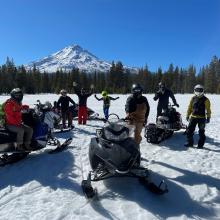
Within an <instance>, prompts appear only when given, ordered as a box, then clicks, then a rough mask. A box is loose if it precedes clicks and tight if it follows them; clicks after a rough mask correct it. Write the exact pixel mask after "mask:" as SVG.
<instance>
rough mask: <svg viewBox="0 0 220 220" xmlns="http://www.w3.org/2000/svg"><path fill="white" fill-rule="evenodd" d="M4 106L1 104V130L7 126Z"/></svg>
mask: <svg viewBox="0 0 220 220" xmlns="http://www.w3.org/2000/svg"><path fill="white" fill-rule="evenodd" d="M4 104H5V103H3V104H0V128H2V127H4V126H5V112H4Z"/></svg>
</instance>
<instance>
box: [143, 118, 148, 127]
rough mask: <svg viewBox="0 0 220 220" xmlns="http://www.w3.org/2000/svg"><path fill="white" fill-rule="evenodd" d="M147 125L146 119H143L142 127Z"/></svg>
mask: <svg viewBox="0 0 220 220" xmlns="http://www.w3.org/2000/svg"><path fill="white" fill-rule="evenodd" d="M146 125H147V119H146V118H145V120H144V123H143V126H144V127H145V126H146Z"/></svg>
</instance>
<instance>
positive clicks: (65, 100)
mask: <svg viewBox="0 0 220 220" xmlns="http://www.w3.org/2000/svg"><path fill="white" fill-rule="evenodd" d="M70 102H71V103H72V104H73V105H74V106H75V105H76V103H75V102H74V101H73V100H72V99H71V98H70V97H69V96H60V98H59V99H58V102H57V108H59V107H61V111H67V110H68V109H69V103H70Z"/></svg>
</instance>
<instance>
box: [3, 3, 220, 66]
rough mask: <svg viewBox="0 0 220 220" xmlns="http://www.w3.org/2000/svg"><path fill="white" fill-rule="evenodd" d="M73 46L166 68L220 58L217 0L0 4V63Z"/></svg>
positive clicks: (131, 63)
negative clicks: (171, 65)
mask: <svg viewBox="0 0 220 220" xmlns="http://www.w3.org/2000/svg"><path fill="white" fill-rule="evenodd" d="M71 44H79V45H80V46H81V47H83V48H84V49H87V50H88V51H90V52H91V53H93V54H94V55H96V56H97V57H99V58H101V59H103V60H106V61H110V62H111V61H112V60H116V61H117V60H120V61H122V62H123V63H124V64H125V65H129V66H139V67H140V66H145V65H146V64H147V65H148V67H149V69H150V70H156V69H157V68H158V67H159V66H161V67H162V69H163V70H165V69H167V68H168V66H169V64H170V63H173V64H174V65H178V66H181V67H187V66H188V65H190V64H194V65H195V66H196V67H197V68H198V67H200V66H202V65H205V64H208V63H209V62H210V59H211V58H212V56H213V55H217V56H218V57H220V0H78V1H77V0H1V1H0V64H3V63H4V62H5V60H6V57H7V56H9V57H10V58H13V59H14V62H15V64H17V65H20V64H27V63H29V62H30V61H33V60H35V59H38V58H42V57H44V56H47V55H49V54H51V53H53V52H56V51H58V50H60V49H62V48H64V47H65V46H69V45H71Z"/></svg>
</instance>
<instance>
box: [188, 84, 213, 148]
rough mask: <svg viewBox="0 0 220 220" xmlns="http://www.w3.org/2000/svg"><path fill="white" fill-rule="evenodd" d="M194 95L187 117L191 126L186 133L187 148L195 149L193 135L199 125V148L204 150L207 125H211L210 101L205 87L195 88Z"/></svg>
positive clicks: (197, 86)
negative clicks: (205, 93) (205, 92)
mask: <svg viewBox="0 0 220 220" xmlns="http://www.w3.org/2000/svg"><path fill="white" fill-rule="evenodd" d="M194 94H195V95H194V96H193V97H192V98H191V100H190V103H189V106H188V110H187V115H186V120H187V121H189V125H188V127H187V131H186V135H187V142H186V144H185V146H186V147H193V134H194V131H195V128H196V125H197V124H198V127H199V141H198V148H203V146H204V143H205V139H206V136H205V124H206V123H209V121H210V117H211V108H210V101H209V99H208V98H207V97H206V96H205V95H204V87H203V86H202V85H196V86H195V87H194Z"/></svg>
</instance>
